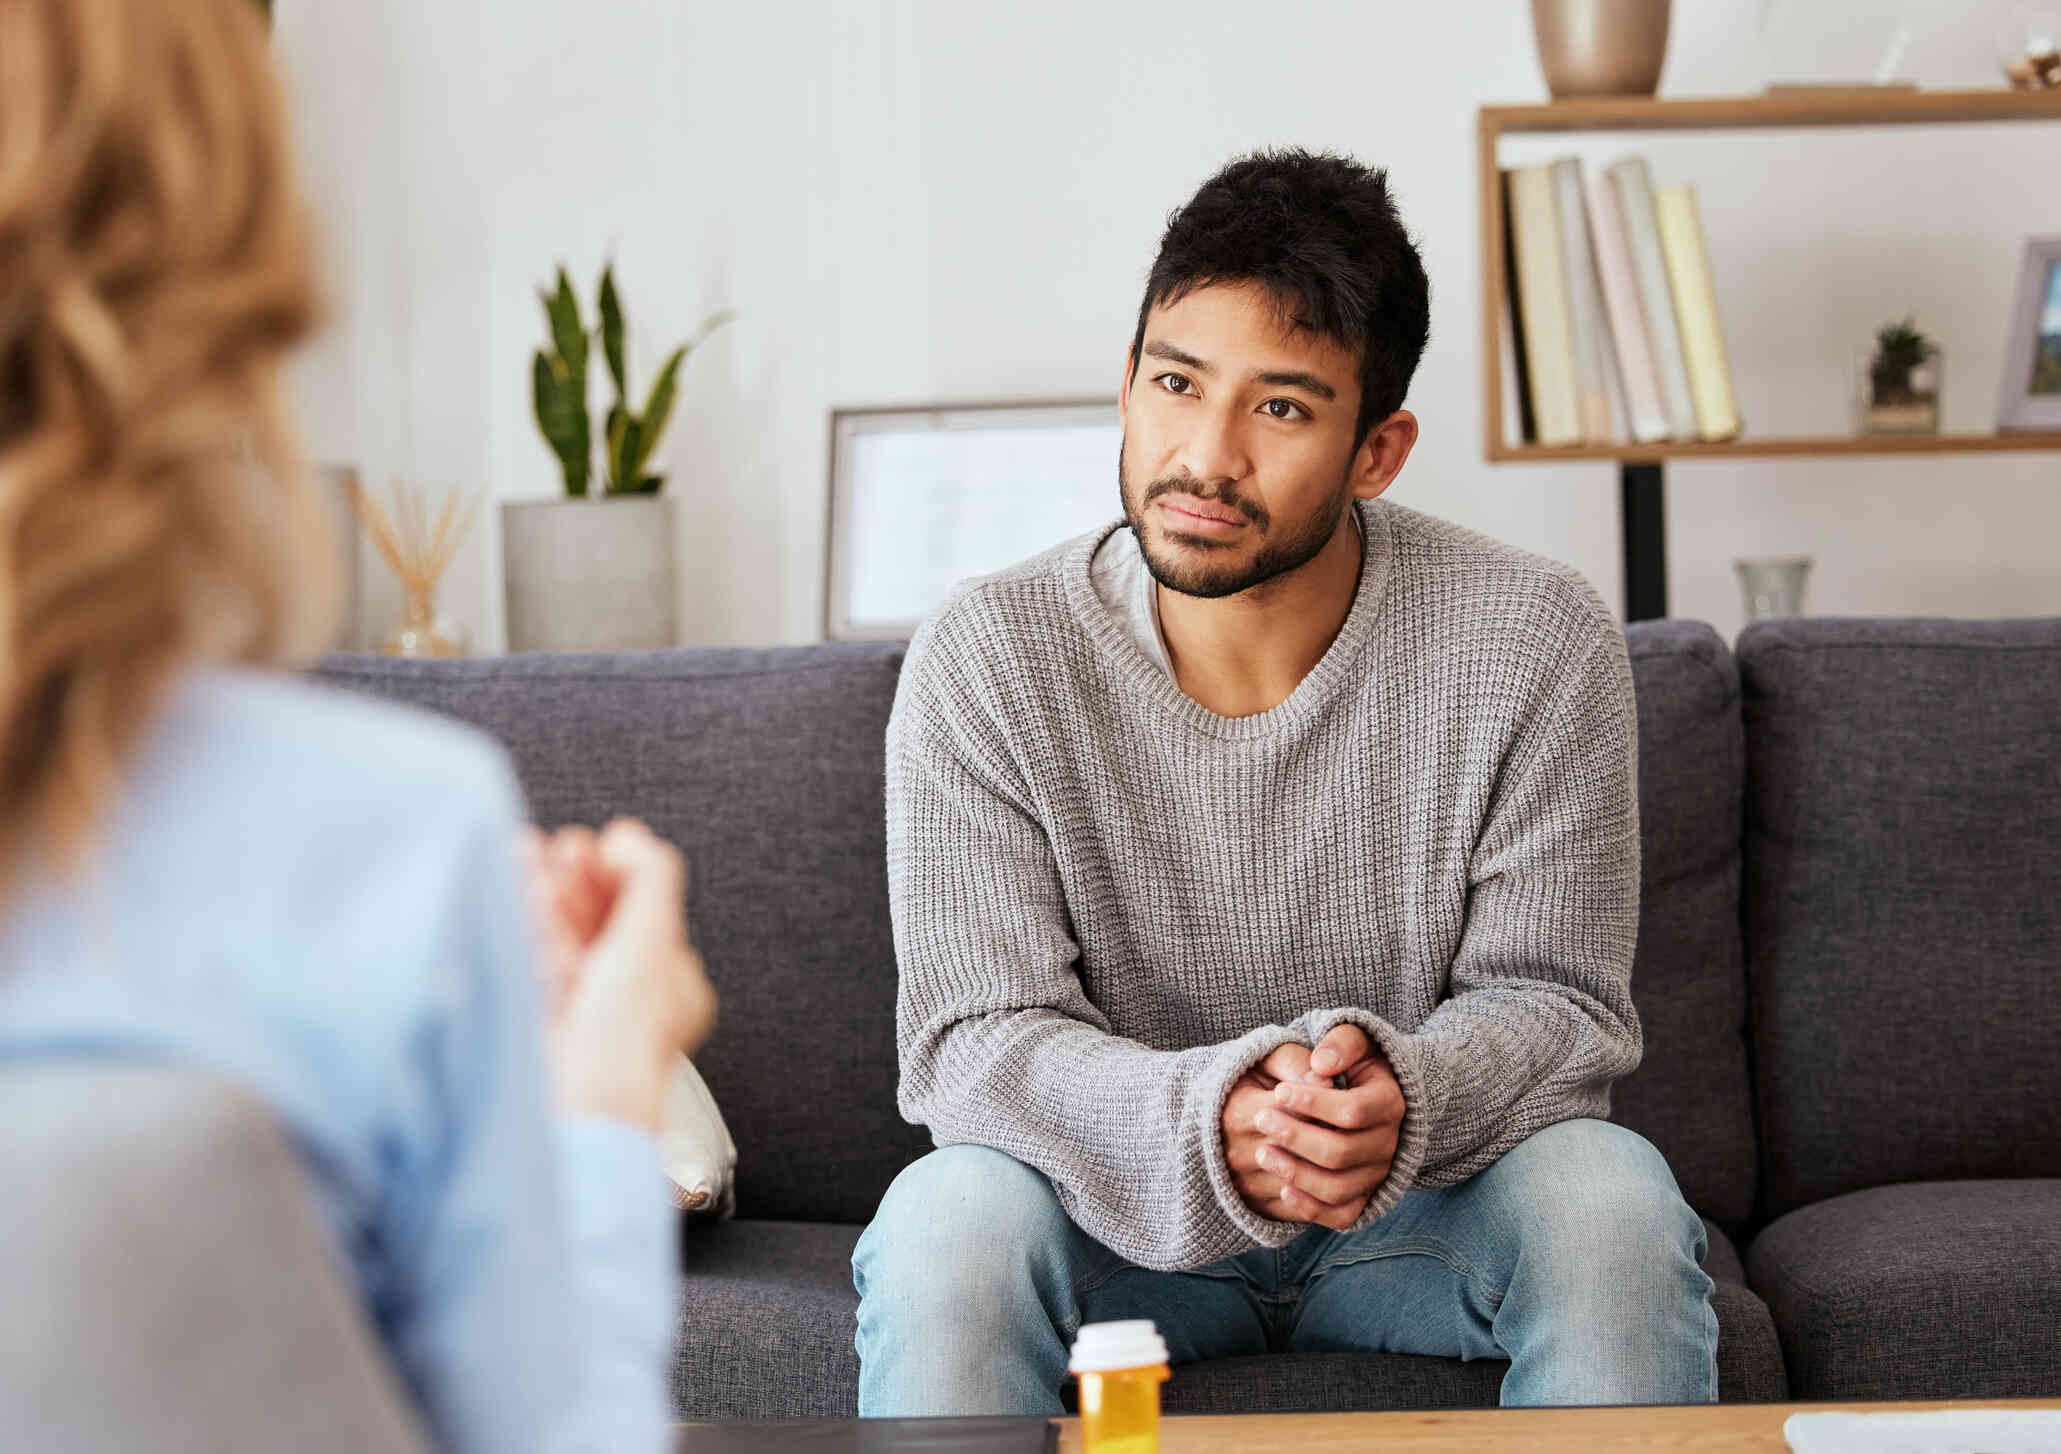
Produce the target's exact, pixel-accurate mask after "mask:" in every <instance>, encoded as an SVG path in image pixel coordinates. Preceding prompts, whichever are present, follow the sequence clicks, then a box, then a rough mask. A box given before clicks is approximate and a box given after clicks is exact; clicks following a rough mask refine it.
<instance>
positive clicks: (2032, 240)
mask: <svg viewBox="0 0 2061 1454" xmlns="http://www.w3.org/2000/svg"><path fill="white" fill-rule="evenodd" d="M2012 297H2013V303H2012V306H2011V335H2010V341H2009V343H2008V344H2006V346H2005V348H2004V383H2003V387H2002V389H2001V390H2000V391H1999V393H1998V398H1997V428H1998V429H1999V430H2000V431H2001V430H2005V429H2061V237H2028V238H2027V239H2026V240H2025V255H2024V258H2023V260H2022V261H2021V262H2020V263H2019V265H2018V287H2017V290H2016V292H2015V293H2014V294H2013V295H2012Z"/></svg>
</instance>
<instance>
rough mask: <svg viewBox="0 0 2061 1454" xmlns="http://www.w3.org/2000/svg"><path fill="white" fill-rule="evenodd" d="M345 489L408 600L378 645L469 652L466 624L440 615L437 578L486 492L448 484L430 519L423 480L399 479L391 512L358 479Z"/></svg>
mask: <svg viewBox="0 0 2061 1454" xmlns="http://www.w3.org/2000/svg"><path fill="white" fill-rule="evenodd" d="M345 489H346V491H347V492H348V493H349V495H350V500H351V510H352V513H354V514H355V515H357V517H358V521H359V523H360V524H362V525H363V526H364V527H365V533H366V534H367V535H369V536H371V537H372V543H373V544H374V545H375V546H377V547H378V548H379V553H380V554H381V555H382V556H384V557H385V558H386V563H387V565H388V566H389V567H391V568H392V570H393V573H394V576H395V578H396V579H397V580H399V581H400V583H401V590H402V592H403V594H404V595H405V597H406V600H407V607H406V614H405V615H404V616H403V617H402V620H401V624H400V625H398V626H396V627H394V629H393V630H391V631H389V632H388V633H387V634H386V637H385V638H384V639H383V640H382V641H381V642H380V644H379V649H380V651H381V652H383V653H384V654H386V655H387V656H463V655H465V639H464V635H465V633H464V632H463V630H462V629H460V628H459V627H457V626H456V625H454V624H452V623H449V622H443V621H439V620H438V619H437V604H436V594H437V582H438V581H440V580H442V579H443V575H444V571H445V570H446V569H448V568H449V566H450V564H451V558H452V557H453V556H454V555H456V554H457V553H458V546H459V544H460V543H461V542H462V541H464V539H465V534H466V532H467V531H469V530H470V529H471V528H472V522H473V517H474V516H476V515H478V514H479V507H480V501H481V500H482V499H483V498H485V494H486V492H485V491H484V490H473V491H471V492H469V493H466V494H464V495H462V496H461V494H460V493H459V492H458V491H457V490H446V491H445V492H444V495H443V501H442V503H441V504H440V505H438V506H437V510H436V521H435V523H434V524H432V523H431V522H430V504H429V501H428V499H427V497H426V496H425V495H424V494H423V491H422V488H421V487H420V486H419V485H410V484H407V483H404V482H403V481H401V480H395V481H394V483H393V491H392V505H393V508H392V511H391V513H389V511H388V510H386V509H385V508H383V507H382V506H381V505H380V503H379V501H378V500H377V499H376V498H374V496H373V495H372V493H371V492H370V491H369V490H366V489H365V488H363V487H362V486H361V485H359V484H358V482H357V481H356V480H355V479H353V480H351V481H349V482H347V483H346V485H345Z"/></svg>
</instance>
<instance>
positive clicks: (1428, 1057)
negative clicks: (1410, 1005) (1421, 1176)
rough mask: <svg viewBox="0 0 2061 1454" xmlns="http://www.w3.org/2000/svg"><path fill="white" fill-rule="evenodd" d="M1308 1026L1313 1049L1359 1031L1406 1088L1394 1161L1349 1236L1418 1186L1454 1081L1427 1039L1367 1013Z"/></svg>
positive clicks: (1326, 1015)
mask: <svg viewBox="0 0 2061 1454" xmlns="http://www.w3.org/2000/svg"><path fill="white" fill-rule="evenodd" d="M1307 1023H1308V1025H1309V1027H1310V1044H1312V1045H1315V1044H1318V1043H1319V1042H1321V1041H1322V1040H1323V1038H1324V1036H1325V1035H1326V1034H1328V1033H1329V1032H1330V1031H1331V1029H1332V1027H1334V1026H1337V1025H1347V1024H1350V1025H1357V1026H1359V1027H1360V1028H1361V1029H1362V1030H1364V1031H1366V1032H1367V1038H1368V1039H1370V1040H1372V1041H1373V1042H1374V1044H1375V1046H1376V1048H1377V1049H1379V1050H1380V1051H1381V1053H1382V1055H1384V1056H1385V1057H1387V1059H1388V1064H1389V1067H1390V1069H1392V1070H1393V1071H1394V1072H1395V1079H1396V1084H1397V1085H1399V1086H1400V1087H1402V1092H1403V1124H1402V1127H1401V1129H1400V1131H1399V1132H1398V1134H1397V1137H1396V1148H1395V1160H1394V1161H1393V1162H1391V1163H1390V1165H1389V1168H1388V1175H1387V1176H1386V1177H1384V1178H1382V1182H1381V1185H1380V1186H1377V1187H1376V1188H1374V1195H1373V1196H1372V1197H1371V1198H1369V1199H1368V1201H1367V1209H1366V1210H1365V1211H1364V1212H1362V1213H1360V1215H1359V1218H1358V1219H1357V1220H1356V1221H1354V1223H1353V1224H1352V1226H1351V1227H1349V1228H1347V1231H1349V1232H1359V1231H1363V1230H1365V1229H1366V1228H1368V1227H1371V1226H1373V1225H1374V1224H1375V1223H1376V1222H1378V1221H1380V1220H1381V1219H1382V1218H1383V1217H1384V1216H1386V1215H1387V1214H1388V1213H1389V1211H1390V1210H1391V1209H1393V1208H1394V1206H1395V1204H1396V1203H1397V1202H1399V1201H1401V1200H1402V1199H1403V1193H1404V1192H1406V1191H1408V1190H1409V1189H1410V1188H1411V1187H1412V1186H1414V1185H1416V1183H1417V1173H1418V1172H1419V1171H1420V1170H1421V1169H1422V1167H1423V1165H1424V1154H1425V1151H1426V1149H1427V1148H1428V1146H1429V1145H1430V1142H1431V1128H1432V1127H1433V1126H1435V1125H1436V1124H1437V1123H1438V1118H1439V1113H1440V1112H1441V1111H1442V1110H1444V1108H1445V1101H1446V1092H1447V1091H1448V1089H1450V1087H1451V1081H1450V1079H1449V1078H1448V1077H1447V1075H1446V1074H1445V1070H1444V1066H1443V1064H1442V1062H1441V1061H1440V1059H1439V1057H1438V1054H1437V1047H1436V1046H1435V1044H1434V1043H1433V1041H1432V1040H1430V1039H1429V1038H1428V1037H1426V1036H1423V1035H1406V1034H1404V1033H1403V1032H1402V1031H1400V1030H1398V1029H1396V1028H1395V1026H1393V1025H1391V1024H1389V1023H1388V1021H1386V1020H1384V1019H1382V1018H1381V1017H1380V1016H1379V1015H1377V1014H1374V1013H1373V1012H1371V1011H1369V1010H1355V1009H1343V1010H1327V1011H1325V1012H1323V1013H1322V1014H1317V1015H1311V1016H1309V1017H1308V1019H1307Z"/></svg>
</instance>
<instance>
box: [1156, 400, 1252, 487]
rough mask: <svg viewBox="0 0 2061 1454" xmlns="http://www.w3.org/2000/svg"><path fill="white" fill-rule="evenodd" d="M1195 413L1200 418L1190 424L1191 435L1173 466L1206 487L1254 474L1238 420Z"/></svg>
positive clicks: (1184, 440)
mask: <svg viewBox="0 0 2061 1454" xmlns="http://www.w3.org/2000/svg"><path fill="white" fill-rule="evenodd" d="M1196 412H1197V413H1198V414H1199V415H1201V417H1200V418H1191V419H1190V420H1189V421H1188V434H1187V437H1186V438H1184V439H1183V440H1182V441H1181V448H1180V451H1179V453H1177V454H1176V455H1175V457H1174V463H1176V464H1178V465H1180V466H1181V467H1182V468H1183V469H1184V470H1185V471H1186V472H1187V473H1188V474H1189V475H1190V476H1191V477H1193V478H1194V479H1195V480H1197V481H1199V482H1202V483H1205V484H1214V483H1217V482H1220V481H1227V480H1242V479H1244V478H1245V477H1246V476H1247V475H1248V474H1250V473H1251V472H1252V461H1251V460H1250V459H1248V458H1247V457H1246V452H1245V444H1244V440H1243V439H1242V438H1241V433H1240V430H1239V428H1238V421H1237V420H1235V419H1233V418H1231V417H1229V416H1228V415H1223V414H1218V413H1216V412H1215V411H1213V410H1198V411H1196Z"/></svg>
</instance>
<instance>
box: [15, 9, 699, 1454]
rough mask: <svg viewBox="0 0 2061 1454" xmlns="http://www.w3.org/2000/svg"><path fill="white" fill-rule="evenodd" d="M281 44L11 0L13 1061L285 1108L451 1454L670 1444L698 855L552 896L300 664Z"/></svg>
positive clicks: (150, 18) (415, 722)
mask: <svg viewBox="0 0 2061 1454" xmlns="http://www.w3.org/2000/svg"><path fill="white" fill-rule="evenodd" d="M265 51H266V42H265V36H264V32H263V26H262V23H261V21H260V19H259V16H258V13H257V10H256V7H255V5H254V3H253V0H0V1057H5V1058H11V1059H20V1058H24V1057H30V1056H37V1055H50V1054H80V1053H87V1054H92V1053H104V1054H111V1055H142V1056H150V1057H157V1058H163V1059H170V1060H174V1061H177V1062H181V1063H188V1064H192V1065H195V1066H198V1067H201V1068H205V1069H211V1070H214V1071H217V1072H220V1073H222V1074H226V1075H228V1076H230V1077H232V1078H234V1079H236V1080H238V1081H240V1082H241V1083H242V1084H244V1085H245V1086H247V1087H248V1088H250V1089H252V1090H253V1091H255V1092H256V1094H257V1095H258V1096H260V1097H261V1098H262V1099H263V1100H264V1101H265V1102H267V1103H268V1104H269V1105H270V1106H271V1107H272V1108H273V1109H274V1110H275V1111H277V1112H278V1114H279V1115H280V1116H281V1117H282V1119H283V1120H284V1122H285V1124H286V1125H287V1126H288V1127H289V1128H290V1129H291V1131H292V1132H293V1133H294V1136H295V1138H296V1143H297V1145H298V1146H299V1147H300V1148H301V1150H302V1151H303V1152H304V1154H305V1158H306V1162H307V1165H308V1168H309V1170H310V1172H311V1174H312V1177H313V1180H314V1182H315V1185H316V1187H317V1191H318V1197H319V1201H320V1204H321V1208H322V1211H323V1213H324V1216H325V1218H326V1222H327V1227H328V1230H329V1232H330V1234H331V1237H332V1238H333V1242H334V1246H335V1248H336V1250H337V1253H338V1256H339V1258H340V1259H341V1260H342V1261H343V1262H344V1263H345V1264H346V1265H347V1266H348V1267H349V1268H350V1270H351V1271H352V1273H354V1274H355V1276H356V1279H357V1284H358V1286H359V1288H360V1289H361V1291H362V1294H363V1299H364V1305H365V1307H366V1309H367V1311H368V1313H369V1315H370V1317H371V1320H372V1322H373V1324H374V1326H375V1327H376V1328H377V1330H378V1331H379V1333H380V1335H381V1336H382V1338H383V1339H384V1341H385V1345H386V1347H387V1348H388V1350H389V1351H390V1352H391V1354H392V1356H393V1359H394V1363H395V1366H396V1367H397V1368H398V1369H399V1371H400V1372H401V1374H402V1375H403V1377H404V1379H405V1381H406V1383H407V1385H408V1387H409V1389H410V1390H411V1392H412V1393H413V1395H414V1397H415V1400H416V1402H417V1404H418V1406H419V1408H420V1410H421V1412H422V1414H423V1417H424V1420H425V1422H426V1426H427V1427H428V1429H429V1430H430V1431H431V1433H432V1434H433V1436H434V1437H435V1438H436V1439H437V1440H438V1442H439V1443H440V1444H441V1445H443V1446H444V1447H449V1448H464V1449H493V1450H513V1449H525V1448H533V1447H539V1446H544V1445H556V1444H563V1443H570V1442H580V1443H594V1444H600V1443H607V1444H608V1445H609V1446H610V1447H614V1448H621V1449H625V1450H629V1449H636V1448H647V1449H648V1448H656V1447H659V1445H660V1443H661V1442H662V1437H663V1424H664V1421H665V1418H666V1400H665V1387H664V1367H665V1356H666V1352H667V1350H668V1348H669V1346H670V1340H671V1336H672V1318H673V1297H674V1281H673V1277H672V1275H671V1272H672V1267H671V1258H672V1252H671V1226H672V1223H671V1215H670V1211H669V1207H668V1201H667V1198H666V1196H665V1194H664V1182H663V1179H662V1172H661V1170H660V1167H659V1162H658V1156H657V1150H656V1145H655V1141H654V1138H653V1132H654V1130H655V1128H656V1126H657V1123H658V1119H659V1115H660V1107H661V1105H662V1096H663V1089H664V1085H665V1081H666V1076H667V1071H668V1068H669V1067H670V1066H671V1064H672V1063H673V1061H674V1058H675V1057H676V1056H677V1055H678V1054H679V1053H680V1051H681V1050H682V1049H685V1048H691V1047H692V1046H693V1045H694V1044H696V1043H698V1041H699V1039H700V1037H701V1036H702V1035H703V1034H704V1033H705V1032H706V1030H707V1028H708V1025H709V1021H710V1019H711V1017H712V1015H713V1010H714V997H713V994H712V992H711V991H710V989H709V987H708V982H707V980H706V978H705V976H704V975H703V973H702V970H701V965H700V962H699V960H698V959H697V958H696V956H695V955H694V952H693V950H692V948H691V947H690V946H689V944H688V942H687V939H686V933H685V925H684V921H683V918H682V911H681V906H682V903H683V886H682V872H683V870H682V862H681V859H680V856H679V854H678V853H677V852H675V851H674V850H673V849H672V848H670V847H669V846H667V845H665V844H663V843H661V842H659V841H658V840H657V839H656V838H654V837H653V836H652V835H651V834H650V833H649V832H648V831H647V830H645V829H643V828H642V827H641V826H639V825H637V824H634V823H617V824H613V825H610V827H609V828H608V829H607V830H606V831H604V832H602V833H600V834H589V833H581V832H572V833H566V834H560V835H557V836H555V837H553V838H550V839H545V838H542V837H540V836H537V835H534V834H533V835H531V837H530V839H529V841H528V843H527V845H526V856H527V859H528V864H527V868H526V870H525V869H523V868H520V867H519V866H518V863H517V855H516V847H517V837H518V833H519V831H520V823H521V820H522V816H523V814H522V808H521V803H520V798H519V794H518V791H517V788H516V785H515V781H514V778H513V776H512V774H511V772H510V770H509V767H508V764H507V762H506V760H505V759H504V757H503V756H502V755H501V753H500V752H499V751H498V750H496V749H495V748H493V747H492V746H491V745H490V744H489V743H487V742H486V741H485V739H483V738H481V737H479V736H477V735H475V734H473V733H472V732H470V731H468V730H466V729H463V728H461V727H459V726H456V725H454V724H452V723H449V722H445V721H441V720H438V719H434V718H431V717H429V716H427V715H419V714H415V713H411V712H407V711H404V710H402V709H399V708H394V707H389V706H385V705H380V704H375V703H373V702H371V701H369V700H360V699H356V698H347V697H344V696H341V695H337V694H333V693H329V692H325V691H321V690H317V689H315V688H313V687H310V686H308V685H305V684H303V683H301V682H300V681H298V680H296V679H295V678H293V677H292V676H289V675H287V674H286V673H284V672H282V671H280V670H279V668H282V667H291V666H293V665H296V664H299V663H303V662H305V661H306V660H307V659H309V658H310V657H311V656H312V655H313V654H314V653H316V652H317V651H319V650H320V649H321V648H322V646H323V645H324V644H325V642H326V641H327V640H328V638H329V632H330V624H331V621H332V619H333V614H334V610H335V603H336V596H337V592H336V589H335V582H334V579H333V575H332V562H333V560H334V558H335V557H334V555H333V551H332V543H331V542H330V541H329V540H328V539H327V538H326V534H325V531H326V524H327V516H326V512H325V510H324V508H323V506H322V503H321V501H320V499H319V497H318V496H316V495H314V494H313V492H312V488H311V486H310V484H309V481H308V479H307V477H306V475H305V473H304V471H303V467H302V463H301V461H300V459H299V458H298V457H297V455H296V452H295V446H294V443H293V439H292V433H291V430H290V428H289V426H288V424H287V422H286V420H285V419H284V418H283V417H282V414H281V410H280V406H279V403H278V401H277V398H276V378H277V374H278V370H279V366H280V363H281V361H282V359H283V357H284V356H285V355H286V354H287V352H288V351H289V350H290V349H291V348H292V347H293V346H294V345H295V344H297V343H298V342H300V341H301V340H302V339H303V338H304V337H305V336H306V335H307V334H308V333H309V331H310V330H311V328H312V327H313V326H314V323H315V320H316V312H317V309H316V299H315V288H314V284H313V269H312V259H311V254H310V239H309V237H308V229H307V221H306V218H305V216H304V214H303V212H302V209H301V207H300V205H299V203H298V202H297V201H296V198H295V195H294V190H293V184H292V179H291V177H290V175H289V167H288V154H287V142H286V137H285V132H284V125H283V118H282V113H281V103H280V100H279V97H278V95H277V94H276V89H275V86H274V82H273V79H272V77H271V74H270V71H269V67H268V64H267V60H266V54H265ZM525 873H526V874H527V881H525ZM526 903H527V904H529V905H530V906H532V907H533V908H534V909H535V911H536V913H537V916H538V917H537V921H536V922H535V923H531V922H526V920H525V912H524V906H525V904H526ZM539 927H540V928H541V930H542V945H541V951H542V952H541V953H540V946H539V943H538V935H537V929H538V928H539ZM540 970H541V971H544V972H543V973H540ZM540 980H541V981H542V982H543V986H544V988H543V990H542V992H541V993H540V988H539V985H540ZM547 1039H548V1053H547V1050H546V1042H547ZM554 1086H555V1091H554ZM554 1094H555V1095H556V1097H557V1101H558V1106H557V1108H556V1113H555V1114H554V1109H553V1106H552V1104H551V1098H552V1096H553V1095H554Z"/></svg>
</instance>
